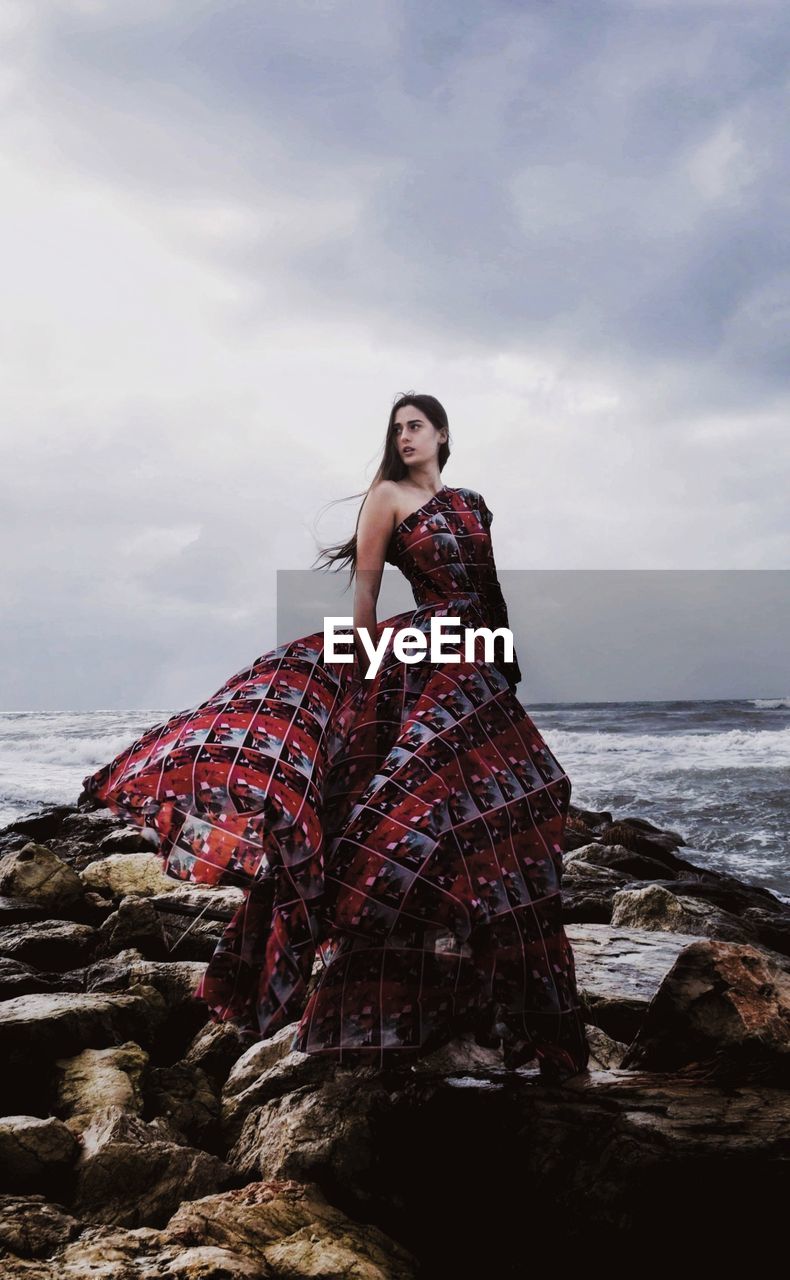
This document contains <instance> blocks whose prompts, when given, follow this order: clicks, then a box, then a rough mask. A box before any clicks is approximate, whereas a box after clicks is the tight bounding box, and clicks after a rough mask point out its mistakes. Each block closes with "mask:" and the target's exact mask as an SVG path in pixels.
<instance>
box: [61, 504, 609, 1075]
mask: <svg viewBox="0 0 790 1280" xmlns="http://www.w3.org/2000/svg"><path fill="white" fill-rule="evenodd" d="M491 520H492V515H491V512H490V511H489V509H488V507H487V506H486V504H485V501H484V500H483V498H482V497H481V495H480V494H477V493H475V492H474V491H473V490H470V489H451V488H449V487H448V486H446V485H445V486H444V487H443V488H442V489H441V490H440V491H439V492H438V493H437V494H435V495H434V496H433V498H431V499H430V500H429V501H428V502H427V503H425V504H424V505H423V506H422V507H421V508H419V509H418V510H417V511H415V512H413V513H412V514H411V515H410V516H407V517H406V519H405V520H403V521H401V522H400V524H399V525H398V526H397V527H396V529H395V531H394V533H393V536H392V540H391V542H390V547H389V549H388V554H387V559H388V560H389V562H390V563H392V564H393V565H395V566H396V567H397V568H398V569H399V570H400V571H401V572H403V573H404V574H405V576H406V577H407V578H408V580H409V582H410V584H411V586H412V590H413V594H414V600H415V606H416V607H415V609H413V610H411V611H408V612H404V613H401V614H398V615H396V616H395V617H393V618H388V619H386V620H385V621H383V622H381V623H379V624H378V631H379V635H380V634H381V632H382V631H383V629H384V628H385V627H390V626H391V627H394V628H395V629H396V630H397V629H400V628H402V627H406V626H411V627H417V628H421V629H423V630H426V631H427V630H428V628H429V626H430V620H431V618H432V617H434V616H437V615H446V616H457V617H460V619H461V624H462V626H471V627H480V626H490V627H496V626H503V625H504V626H507V625H508V621H507V607H506V605H505V602H504V599H503V597H502V592H501V589H500V586H499V582H498V578H497V573H496V566H495V562H494V556H493V549H492V544H491V538H490V532H489V530H490V525H491ZM377 638H378V637H377ZM322 644H323V629H322V631H320V632H316V633H315V634H313V635H310V636H306V637H300V638H299V639H296V640H293V641H291V642H290V643H288V644H285V645H282V646H280V647H279V648H278V649H274V650H272V651H270V652H268V653H266V654H263V655H261V656H260V657H259V658H257V659H256V660H255V661H254V662H253V663H252V664H251V666H249V667H247V668H245V669H243V670H242V671H241V672H238V673H237V674H236V675H234V676H232V677H231V678H230V679H229V680H228V681H226V683H225V684H224V685H223V687H222V688H221V689H220V690H218V692H217V693H216V694H214V695H213V696H212V697H211V698H209V699H208V700H207V701H206V702H204V703H201V704H200V706H199V707H197V708H194V709H190V710H189V711H184V712H181V713H178V714H177V715H175V716H173V717H171V719H170V720H168V721H167V722H166V723H165V724H163V725H155V726H153V728H151V729H149V730H148V731H147V732H146V733H145V734H144V735H143V736H142V737H141V738H140V739H138V740H137V741H136V742H135V743H133V744H131V746H130V747H128V748H126V749H125V750H124V751H123V752H121V753H120V754H119V755H118V756H117V757H116V759H115V760H114V761H112V762H111V763H110V764H108V765H106V766H105V767H104V768H103V769H101V770H99V771H98V772H97V773H96V774H93V775H91V776H90V777H88V778H86V779H85V781H84V784H83V785H84V787H85V790H86V791H87V792H88V793H89V794H91V795H92V796H93V797H94V798H95V800H96V801H97V802H100V803H104V804H106V805H108V806H110V807H111V808H114V809H116V810H117V811H119V812H122V813H124V814H125V815H126V816H127V818H129V819H130V820H132V821H134V822H137V823H139V824H140V825H145V826H147V827H149V828H150V829H151V830H153V831H154V832H155V833H156V836H157V839H158V842H159V845H158V847H159V851H160V854H161V855H162V857H163V859H164V861H165V867H166V870H167V871H168V873H169V874H170V875H173V876H175V877H177V878H179V879H183V880H191V881H196V882H203V883H209V884H227V883H235V884H241V885H243V886H244V887H245V888H246V889H247V894H246V895H245V901H244V903H243V905H242V906H241V907H240V909H239V911H238V912H237V914H236V916H235V917H234V919H233V921H231V923H230V925H229V926H228V928H227V929H226V931H225V934H224V935H223V938H222V940H221V942H220V943H219V945H218V947H217V950H216V952H215V954H214V956H213V958H212V960H211V962H210V964H209V966H208V969H207V971H206V974H205V977H204V979H203V982H202V983H201V986H200V988H199V989H198V993H197V994H199V995H200V996H201V997H202V998H203V999H204V1000H206V1001H207V1003H208V1005H209V1008H210V1009H211V1011H212V1014H213V1016H214V1017H215V1018H220V1019H223V1018H232V1019H234V1020H235V1021H236V1022H238V1023H239V1024H240V1025H241V1026H243V1027H245V1028H246V1029H247V1030H248V1031H249V1033H250V1034H252V1035H256V1036H266V1035H270V1034H273V1032H275V1031H276V1030H278V1029H279V1028H280V1027H281V1026H283V1025H285V1024H286V1023H288V1022H291V1021H297V1020H298V1028H297V1030H296V1034H295V1036H294V1042H293V1043H294V1047H298V1048H300V1049H302V1050H304V1051H306V1052H310V1053H317V1052H322V1053H330V1054H333V1055H336V1056H337V1057H338V1058H339V1059H340V1060H341V1061H358V1060H359V1061H372V1060H377V1061H378V1062H379V1063H380V1064H382V1065H383V1064H384V1063H385V1061H387V1060H388V1059H390V1058H392V1057H395V1056H402V1055H404V1054H406V1055H408V1054H414V1053H424V1052H427V1051H428V1050H430V1049H431V1048H433V1047H435V1046H437V1045H439V1044H441V1043H444V1042H445V1041H446V1040H448V1039H449V1038H451V1037H452V1036H453V1035H454V1034H456V1033H457V1031H459V1030H463V1029H467V1028H468V1029H473V1030H474V1031H475V1032H476V1033H477V1035H478V1037H479V1038H480V1039H481V1040H482V1041H483V1042H486V1043H494V1042H495V1041H497V1040H501V1041H502V1043H503V1044H504V1047H505V1051H506V1061H508V1062H509V1063H510V1064H511V1065H517V1064H518V1063H519V1062H522V1061H528V1060H530V1059H531V1058H533V1057H535V1058H537V1059H538V1060H539V1061H543V1060H546V1059H551V1060H552V1061H553V1062H555V1063H557V1064H558V1065H560V1066H561V1068H563V1069H565V1070H570V1071H573V1070H579V1069H581V1068H582V1067H583V1066H584V1065H586V1062H587V1058H588V1047H587V1041H586V1037H585V1034H584V1024H583V1020H582V1016H581V1010H580V1003H579V998H578V994H577V989H576V978H575V970H574V961H573V954H572V951H571V948H570V945H569V943H568V940H567V938H566V935H565V932H564V929H563V926H562V906H561V901H562V900H561V891H560V885H561V873H562V835H563V829H564V823H565V819H566V816H567V810H568V805H569V802H570V794H571V784H570V780H569V778H568V776H567V774H566V773H565V772H564V771H563V769H562V767H561V766H560V764H559V763H558V761H557V760H556V758H555V757H554V756H553V754H552V753H551V751H550V750H549V748H548V746H547V744H546V743H545V741H544V740H543V738H542V736H541V735H540V733H539V732H538V730H537V727H536V726H535V725H534V723H533V722H532V720H531V719H530V717H529V716H528V714H527V713H526V711H525V709H524V707H523V706H522V704H521V703H520V702H519V700H518V699H517V697H516V696H515V693H514V686H515V684H516V682H517V681H518V679H519V678H520V671H519V669H518V661H517V659H514V661H513V662H512V663H506V662H504V661H503V660H502V659H500V658H499V657H496V658H495V660H494V661H493V662H489V661H486V660H485V658H484V656H483V649H482V640H480V641H479V648H478V649H477V650H476V652H475V656H474V659H473V660H472V661H467V660H465V659H464V657H463V647H462V643H459V648H458V652H459V657H460V659H461V660H460V661H459V662H458V663H457V664H442V665H437V664H432V663H431V662H430V661H429V660H428V659H425V660H423V661H421V662H418V663H414V664H406V663H403V662H401V661H399V660H398V659H397V658H396V657H395V655H394V653H393V652H392V648H391V646H389V647H388V649H387V651H386V653H385V656H384V659H383V661H382V664H381V667H380V669H379V671H378V673H377V675H376V677H375V678H374V679H373V680H371V681H359V680H358V679H356V678H355V677H354V675H353V669H352V668H351V667H350V666H346V665H342V664H330V663H325V662H324V661H323V649H322ZM316 954H318V955H319V957H320V959H321V962H322V965H321V967H320V973H319V975H318V977H317V980H316V979H315V978H314V979H313V982H312V986H311V975H312V973H313V966H314V959H315V956H316Z"/></svg>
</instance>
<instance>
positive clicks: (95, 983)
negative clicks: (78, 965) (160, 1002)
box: [82, 948, 206, 1016]
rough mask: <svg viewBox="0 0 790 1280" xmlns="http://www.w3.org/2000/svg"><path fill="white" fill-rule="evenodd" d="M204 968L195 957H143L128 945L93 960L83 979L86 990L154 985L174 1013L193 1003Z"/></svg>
mask: <svg viewBox="0 0 790 1280" xmlns="http://www.w3.org/2000/svg"><path fill="white" fill-rule="evenodd" d="M205 971H206V966H205V964H202V963H200V962H199V961H196V960H178V961H176V960H172V961H170V960H145V959H143V957H142V956H141V955H140V952H139V951H136V950H135V949H134V948H129V949H127V950H125V951H120V952H119V953H118V955H115V956H111V957H108V958H107V959H106V960H97V961H95V962H94V963H93V964H92V965H90V966H89V967H88V968H87V969H86V970H83V979H82V980H83V983H84V986H85V988H86V990H88V991H126V990H127V989H128V988H129V987H130V986H133V985H135V984H137V983H142V984H144V985H145V986H151V987H154V988H155V989H156V990H157V991H158V992H159V993H160V994H161V995H162V996H163V997H164V999H165V1002H166V1003H167V1006H168V1008H169V1009H170V1010H171V1011H172V1012H176V1011H180V1010H181V1009H182V1008H183V1007H184V1006H185V1005H191V1004H192V1003H193V1001H194V999H195V991H196V989H197V987H198V984H199V983H200V980H201V978H202V977H203V974H204V973H205ZM203 1016H205V1015H203Z"/></svg>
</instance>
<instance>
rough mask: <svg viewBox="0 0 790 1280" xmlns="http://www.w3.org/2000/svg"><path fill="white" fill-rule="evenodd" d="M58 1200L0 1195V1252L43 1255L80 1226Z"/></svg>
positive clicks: (26, 1255) (52, 1250)
mask: <svg viewBox="0 0 790 1280" xmlns="http://www.w3.org/2000/svg"><path fill="white" fill-rule="evenodd" d="M81 1225H82V1224H81V1223H79V1222H78V1221H77V1219H76V1218H72V1216H71V1214H69V1213H67V1212H66V1210H65V1209H64V1208H63V1206H62V1205H60V1204H49V1203H48V1202H47V1201H46V1200H45V1198H44V1196H41V1195H28V1196H0V1255H1V1254H2V1251H3V1250H5V1249H7V1250H9V1251H10V1252H11V1253H13V1254H16V1255H17V1256H18V1257H20V1258H43V1257H46V1255H47V1254H50V1253H54V1251H55V1250H56V1249H57V1248H58V1247H59V1246H60V1245H63V1244H66V1242H67V1241H68V1240H71V1239H72V1237H73V1236H75V1235H76V1234H77V1233H78V1232H79V1231H80V1229H81Z"/></svg>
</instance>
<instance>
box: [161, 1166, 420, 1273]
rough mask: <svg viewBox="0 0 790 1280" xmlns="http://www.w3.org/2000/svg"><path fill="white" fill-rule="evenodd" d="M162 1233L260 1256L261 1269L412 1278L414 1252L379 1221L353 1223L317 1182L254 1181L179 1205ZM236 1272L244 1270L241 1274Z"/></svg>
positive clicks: (186, 1241)
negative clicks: (383, 1228) (311, 1184)
mask: <svg viewBox="0 0 790 1280" xmlns="http://www.w3.org/2000/svg"><path fill="white" fill-rule="evenodd" d="M166 1235H167V1238H168V1239H169V1240H181V1241H183V1243H184V1244H186V1245H190V1246H197V1247H206V1245H211V1246H214V1247H218V1248H220V1249H226V1250H229V1251H230V1252H231V1253H232V1254H234V1255H236V1256H240V1257H243V1258H248V1259H252V1260H253V1261H255V1260H261V1261H262V1262H263V1263H264V1265H265V1266H266V1267H267V1268H270V1270H267V1271H265V1272H263V1274H264V1275H272V1276H276V1277H283V1278H285V1277H289V1278H290V1280H297V1277H300V1276H313V1277H316V1280H319V1278H325V1280H330V1277H331V1280H415V1277H416V1275H417V1260H416V1258H415V1257H414V1256H413V1255H412V1254H411V1253H410V1252H409V1251H408V1250H406V1249H404V1248H403V1247H402V1246H401V1245H399V1244H397V1243H396V1242H395V1241H394V1240H392V1239H390V1238H389V1237H388V1236H387V1235H385V1233H384V1232H383V1231H381V1230H380V1229H379V1228H378V1227H375V1226H372V1225H371V1224H369V1223H358V1222H353V1221H351V1219H349V1218H348V1217H346V1215H345V1214H344V1213H342V1212H341V1211H340V1210H339V1209H337V1208H335V1207H334V1206H333V1205H330V1204H329V1203H327V1201H326V1200H325V1199H324V1196H323V1195H322V1194H321V1192H320V1190H319V1189H318V1187H316V1186H301V1185H300V1184H299V1183H297V1182H294V1181H291V1180H286V1181H279V1180H278V1181H271V1180H270V1181H267V1182H256V1183H252V1184H250V1185H249V1186H246V1187H241V1188H239V1189H238V1190H235V1191H228V1192H225V1193H224V1194H223V1195H215V1196H207V1197H206V1198H204V1199H202V1200H198V1201H196V1202H194V1203H192V1204H183V1205H182V1206H181V1208H180V1209H179V1210H178V1212H177V1213H176V1214H175V1216H174V1217H173V1218H172V1219H171V1221H170V1222H169V1223H168V1226H167V1232H166ZM242 1274H243V1273H242Z"/></svg>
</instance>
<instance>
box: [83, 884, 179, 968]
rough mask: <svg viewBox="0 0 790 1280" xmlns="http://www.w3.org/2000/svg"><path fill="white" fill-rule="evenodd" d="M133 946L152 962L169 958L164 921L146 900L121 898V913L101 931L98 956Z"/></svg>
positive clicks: (109, 919)
mask: <svg viewBox="0 0 790 1280" xmlns="http://www.w3.org/2000/svg"><path fill="white" fill-rule="evenodd" d="M130 947H133V948H135V950H137V951H139V952H140V953H141V954H142V955H143V956H145V957H146V958H147V959H149V960H164V959H165V958H166V957H167V942H166V940H165V934H164V930H163V928H162V922H161V919H160V917H159V916H158V915H157V913H156V911H155V910H154V908H153V907H152V905H151V903H150V901H149V900H148V899H147V898H138V897H128V898H122V899H121V902H120V904H119V906H118V910H117V911H114V912H113V913H112V915H110V916H108V917H107V919H106V920H105V921H104V923H103V924H102V926H101V928H100V929H99V945H98V948H97V955H112V954H114V953H115V952H117V951H123V950H126V949H128V948H130Z"/></svg>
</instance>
